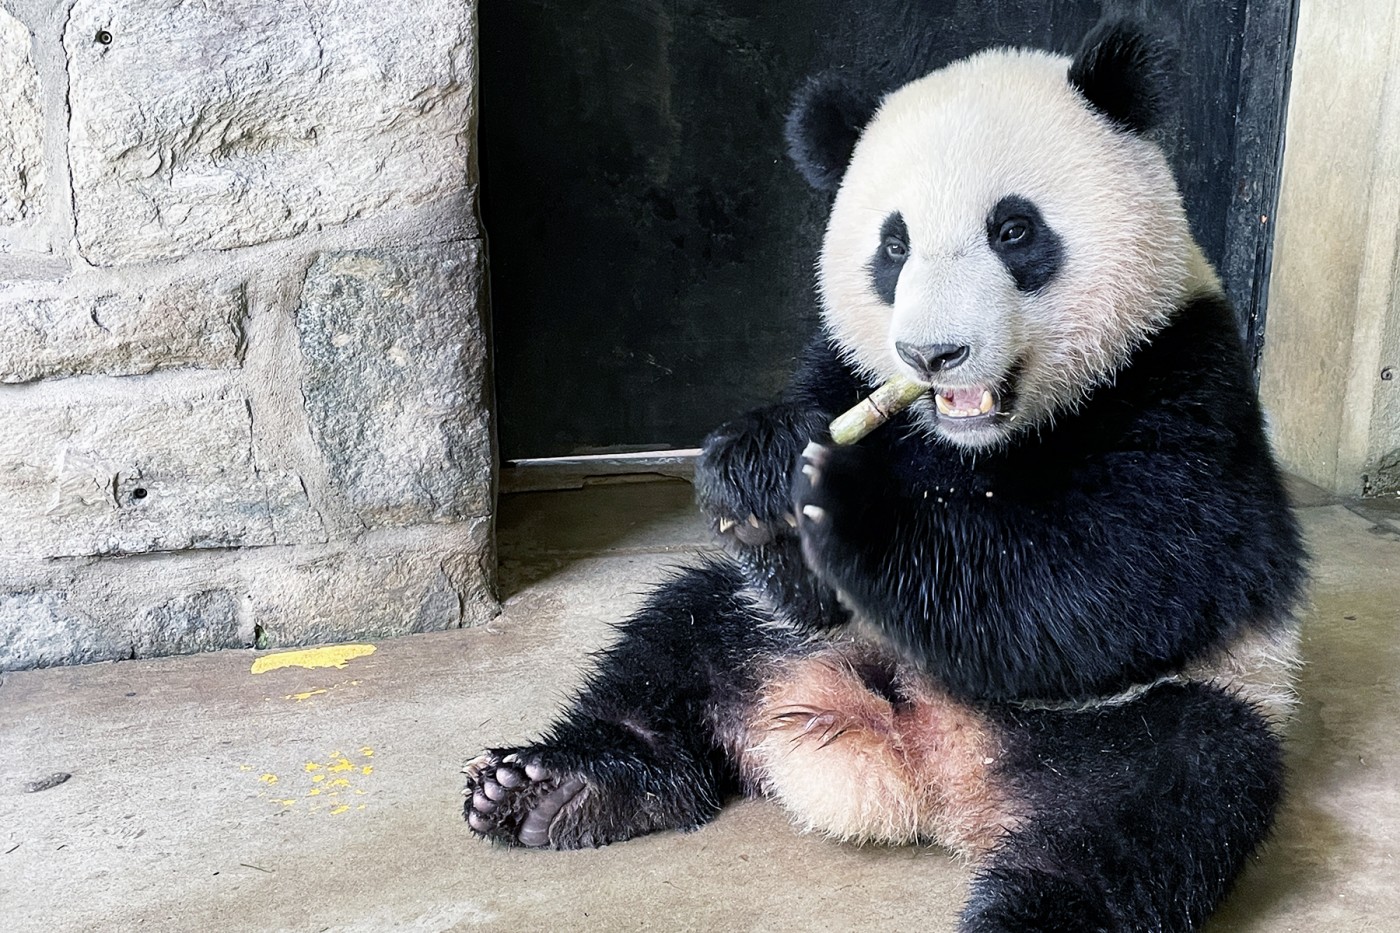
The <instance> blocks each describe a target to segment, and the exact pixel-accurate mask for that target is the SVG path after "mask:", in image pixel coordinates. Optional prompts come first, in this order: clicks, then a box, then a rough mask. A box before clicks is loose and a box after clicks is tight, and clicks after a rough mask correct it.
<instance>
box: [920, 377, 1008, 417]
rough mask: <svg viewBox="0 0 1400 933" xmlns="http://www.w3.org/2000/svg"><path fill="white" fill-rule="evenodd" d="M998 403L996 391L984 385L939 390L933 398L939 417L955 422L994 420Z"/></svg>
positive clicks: (998, 407) (998, 406)
mask: <svg viewBox="0 0 1400 933" xmlns="http://www.w3.org/2000/svg"><path fill="white" fill-rule="evenodd" d="M999 401H1000V399H999V398H998V396H997V393H996V391H995V390H994V389H992V388H991V387H989V386H984V385H974V386H967V387H965V388H958V389H939V390H937V392H936V393H935V394H934V396H933V403H934V405H935V406H937V408H938V414H939V416H940V417H943V418H949V419H953V420H957V421H967V420H977V419H984V418H994V417H996V415H997V412H998V410H999V409H1000V405H999V404H998V403H999Z"/></svg>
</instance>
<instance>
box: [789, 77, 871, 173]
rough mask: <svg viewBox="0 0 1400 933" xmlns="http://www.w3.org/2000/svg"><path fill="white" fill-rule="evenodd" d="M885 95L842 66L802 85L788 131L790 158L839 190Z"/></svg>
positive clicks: (802, 171) (792, 110) (803, 168)
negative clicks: (861, 136)
mask: <svg viewBox="0 0 1400 933" xmlns="http://www.w3.org/2000/svg"><path fill="white" fill-rule="evenodd" d="M880 97H881V94H880V91H879V90H877V89H875V88H872V87H871V86H870V83H869V82H868V81H866V80H862V79H861V78H858V77H856V76H854V75H851V74H847V73H845V72H840V71H829V72H826V73H825V74H821V75H817V76H816V77H814V78H812V79H810V80H808V82H807V83H806V84H804V85H803V86H802V87H801V88H800V89H799V90H798V92H797V95H796V97H795V98H794V99H793V104H792V109H791V110H790V111H789V112H788V118H787V124H786V126H784V128H783V134H784V138H785V139H786V140H787V150H788V155H789V157H791V159H792V161H793V163H794V164H795V165H796V166H797V170H798V171H799V172H801V173H802V177H803V178H805V179H807V183H808V184H809V185H811V186H812V187H813V188H816V189H817V190H819V191H835V190H836V188H837V186H838V185H840V184H841V177H842V176H843V175H844V174H845V173H846V165H847V164H848V163H849V162H850V161H851V153H852V151H854V149H855V147H856V140H858V139H860V134H861V131H862V130H863V129H865V125H866V124H867V123H869V122H870V118H871V117H873V116H874V115H875V110H876V109H877V108H878V107H879V106H880Z"/></svg>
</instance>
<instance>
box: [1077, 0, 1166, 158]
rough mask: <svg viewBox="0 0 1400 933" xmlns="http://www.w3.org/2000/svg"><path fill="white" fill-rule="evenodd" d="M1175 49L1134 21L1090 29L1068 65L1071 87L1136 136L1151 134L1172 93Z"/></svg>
mask: <svg viewBox="0 0 1400 933" xmlns="http://www.w3.org/2000/svg"><path fill="white" fill-rule="evenodd" d="M1175 67H1176V50H1175V49H1174V48H1173V47H1172V45H1171V44H1170V43H1169V42H1167V41H1166V40H1165V39H1163V38H1162V37H1160V36H1158V35H1156V34H1154V33H1153V32H1152V31H1151V30H1149V29H1147V28H1146V27H1144V26H1143V25H1142V24H1141V23H1137V22H1135V21H1133V20H1121V19H1120V20H1105V21H1104V22H1102V23H1100V24H1099V25H1098V26H1096V27H1094V29H1093V31H1092V32H1090V33H1089V35H1087V36H1085V37H1084V42H1083V44H1081V45H1080V46H1079V51H1078V52H1077V53H1075V56H1074V61H1072V62H1071V63H1070V66H1069V83H1070V84H1072V85H1073V86H1074V87H1075V88H1077V89H1078V90H1079V92H1080V93H1081V94H1083V95H1084V97H1085V99H1086V100H1088V101H1089V104H1090V105H1091V106H1092V107H1093V108H1094V109H1095V110H1097V111H1099V112H1100V113H1102V114H1103V115H1104V116H1106V117H1108V118H1109V119H1110V120H1112V121H1113V122H1114V123H1116V124H1118V125H1119V126H1121V127H1123V128H1124V129H1127V130H1131V131H1132V132H1134V133H1139V134H1141V133H1146V132H1148V131H1149V130H1152V129H1155V128H1156V127H1157V126H1159V125H1160V124H1161V122H1162V118H1163V117H1164V116H1165V114H1166V111H1167V107H1168V103H1169V101H1170V99H1171V93H1172V84H1173V81H1172V73H1173V71H1174V70H1175Z"/></svg>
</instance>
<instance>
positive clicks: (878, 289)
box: [870, 211, 909, 305]
mask: <svg viewBox="0 0 1400 933" xmlns="http://www.w3.org/2000/svg"><path fill="white" fill-rule="evenodd" d="M908 258H909V228H908V227H907V226H906V225H905V223H904V215H903V214H901V213H899V211H895V212H894V213H893V214H891V215H890V216H888V217H886V218H885V222H884V223H883V224H881V225H880V245H879V246H878V247H876V249H875V255H874V256H871V257H870V284H871V285H873V286H874V287H875V294H877V295H879V296H880V300H881V301H883V302H884V303H885V304H887V305H892V304H894V289H895V286H896V285H898V284H899V273H900V270H902V269H903V268H904V263H905V261H906V260H907V259H908Z"/></svg>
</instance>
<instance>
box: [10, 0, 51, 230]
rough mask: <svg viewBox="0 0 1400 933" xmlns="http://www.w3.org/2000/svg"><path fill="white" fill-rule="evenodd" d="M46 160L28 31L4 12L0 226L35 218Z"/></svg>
mask: <svg viewBox="0 0 1400 933" xmlns="http://www.w3.org/2000/svg"><path fill="white" fill-rule="evenodd" d="M43 160H44V118H43V113H42V111H41V110H40V109H39V73H38V72H37V71H35V69H34V59H33V56H32V55H31V54H30V38H29V30H28V28H26V27H25V25H24V24H23V23H21V22H20V21H19V20H17V19H15V18H14V17H13V16H11V15H10V14H9V13H6V12H5V11H4V10H3V9H0V226H7V225H11V224H16V223H19V222H20V221H23V220H26V219H28V218H30V217H31V216H33V214H34V213H35V211H36V209H37V206H38V205H37V203H36V202H37V199H38V198H39V195H40V193H41V192H42V190H43V185H44V170H43Z"/></svg>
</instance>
